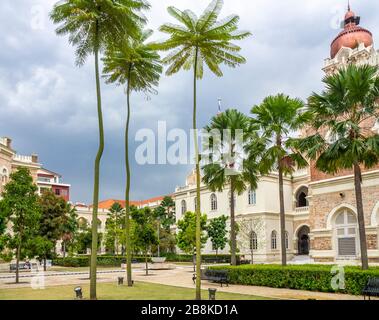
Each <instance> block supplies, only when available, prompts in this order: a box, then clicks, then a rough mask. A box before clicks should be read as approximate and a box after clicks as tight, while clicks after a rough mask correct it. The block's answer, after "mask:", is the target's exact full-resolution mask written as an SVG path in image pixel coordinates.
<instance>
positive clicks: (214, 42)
mask: <svg viewBox="0 0 379 320" xmlns="http://www.w3.org/2000/svg"><path fill="white" fill-rule="evenodd" d="M222 6H223V1H222V0H215V1H212V2H211V4H210V5H209V6H208V7H207V9H206V10H205V11H204V13H203V14H202V15H201V16H200V17H199V18H198V17H197V16H196V14H195V13H193V12H192V11H191V10H184V11H180V10H179V9H177V8H175V7H169V8H168V9H167V10H168V13H169V14H170V15H171V16H172V17H174V18H175V19H176V20H177V21H179V23H180V25H176V24H171V23H166V24H164V25H162V26H161V27H160V31H162V32H164V33H167V34H168V35H169V39H167V40H166V41H164V42H162V43H159V44H157V47H158V48H159V49H160V50H164V51H168V50H172V51H171V53H170V54H169V55H168V56H167V57H165V58H164V59H163V62H164V63H165V64H167V65H169V67H168V69H167V71H166V74H167V75H173V74H175V73H177V72H179V71H180V70H181V69H184V70H190V69H193V120H192V125H193V129H194V147H195V163H196V194H197V197H196V199H197V204H196V239H197V245H196V267H197V269H196V299H197V300H200V299H201V290H200V287H201V280H200V266H201V245H200V236H201V230H200V165H199V147H198V134H197V123H196V111H197V104H196V99H197V80H198V79H202V77H203V73H204V64H206V65H207V66H208V68H209V69H210V70H211V71H212V72H213V73H214V74H215V75H217V76H219V77H221V76H222V75H223V73H222V71H221V69H220V65H221V64H226V65H227V66H229V67H233V68H234V67H236V66H238V65H240V64H242V63H245V58H244V57H242V56H241V55H239V54H237V52H239V51H240V50H241V48H240V47H238V46H236V45H235V44H233V43H231V41H232V40H242V39H244V38H246V37H247V36H249V35H250V33H249V32H240V31H238V30H237V29H238V28H237V24H238V21H239V17H238V16H236V15H232V16H229V17H227V18H225V19H223V20H221V21H217V19H218V16H219V14H220V11H221V8H222Z"/></svg>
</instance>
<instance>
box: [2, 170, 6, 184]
mask: <svg viewBox="0 0 379 320" xmlns="http://www.w3.org/2000/svg"><path fill="white" fill-rule="evenodd" d="M1 182H2V183H3V184H6V183H7V182H8V170H7V169H6V168H3V170H2V172H1Z"/></svg>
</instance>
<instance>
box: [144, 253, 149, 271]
mask: <svg viewBox="0 0 379 320" xmlns="http://www.w3.org/2000/svg"><path fill="white" fill-rule="evenodd" d="M145 270H146V275H147V276H148V275H149V264H148V263H147V249H146V251H145Z"/></svg>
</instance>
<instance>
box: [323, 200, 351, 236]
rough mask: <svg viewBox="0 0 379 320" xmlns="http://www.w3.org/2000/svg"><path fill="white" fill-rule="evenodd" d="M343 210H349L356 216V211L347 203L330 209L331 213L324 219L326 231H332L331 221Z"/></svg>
mask: <svg viewBox="0 0 379 320" xmlns="http://www.w3.org/2000/svg"><path fill="white" fill-rule="evenodd" d="M343 209H349V210H351V211H352V212H353V213H354V214H355V215H357V209H356V208H355V207H354V206H352V205H351V204H348V203H342V204H340V205H339V206H337V207H335V208H334V209H332V211H330V212H329V214H328V217H327V219H326V229H328V230H332V229H333V219H334V218H335V216H336V213H339V212H340V211H341V210H343Z"/></svg>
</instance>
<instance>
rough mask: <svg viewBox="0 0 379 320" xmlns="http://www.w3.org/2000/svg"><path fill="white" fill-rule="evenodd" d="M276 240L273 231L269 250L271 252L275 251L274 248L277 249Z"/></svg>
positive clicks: (275, 234)
mask: <svg viewBox="0 0 379 320" xmlns="http://www.w3.org/2000/svg"><path fill="white" fill-rule="evenodd" d="M276 238H277V233H276V231H275V230H274V231H272V232H271V249H272V250H276V248H277V241H276Z"/></svg>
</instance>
